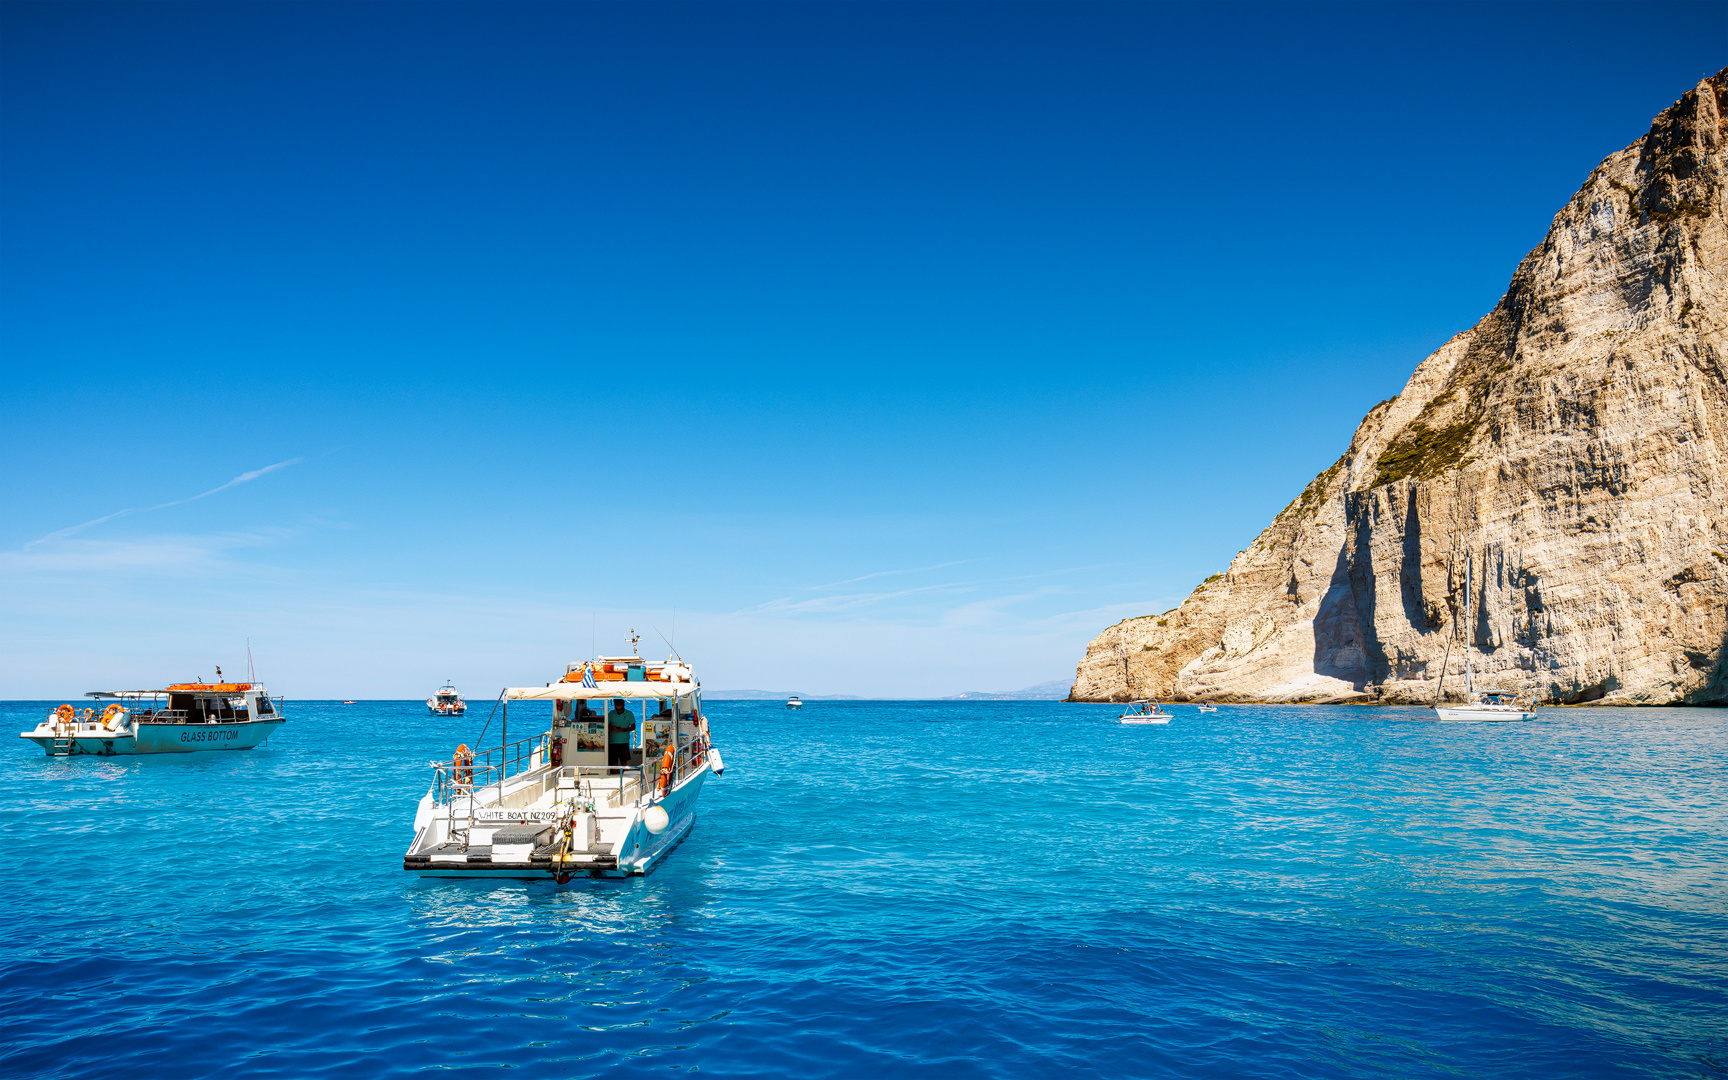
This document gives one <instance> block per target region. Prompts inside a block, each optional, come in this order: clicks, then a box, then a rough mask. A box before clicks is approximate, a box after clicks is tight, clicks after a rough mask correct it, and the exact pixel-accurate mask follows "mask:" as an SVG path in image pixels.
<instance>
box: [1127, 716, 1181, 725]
mask: <svg viewBox="0 0 1728 1080" xmlns="http://www.w3.org/2000/svg"><path fill="white" fill-rule="evenodd" d="M1169 722H1170V718H1169V717H1168V716H1165V717H1160V718H1158V719H1156V720H1153V719H1149V718H1147V717H1143V716H1124V717H1123V718H1122V723H1124V724H1168V723H1169Z"/></svg>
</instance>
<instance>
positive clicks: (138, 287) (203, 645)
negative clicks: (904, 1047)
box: [0, 3, 1728, 698]
mask: <svg viewBox="0 0 1728 1080" xmlns="http://www.w3.org/2000/svg"><path fill="white" fill-rule="evenodd" d="M1725 41H1728V8H1724V7H1723V6H1721V5H1711V4H1695V5H1678V6H1663V5H1659V4H1638V5H1630V6H1616V5H1612V4H1591V5H1582V6H1545V5H1537V4H1516V5H1512V4H1508V5H1487V4H1483V5H1462V6H1437V7H1427V6H1421V5H1386V6H1373V5H1366V4H1349V5H1339V6H1325V5H1320V6H1308V5H1295V4H1284V5H1272V6H1253V5H1229V4H1215V5H1200V6H1157V5H1150V6H1138V5H1104V4H1095V5H1082V4H1062V5H1046V6H1039V5H1007V6H997V5H989V4H954V5H941V4H905V5H891V4H871V5H817V4H810V5H762V6H758V5H725V4H703V5H695V6H682V5H674V4H643V5H632V6H604V5H559V4H531V5H522V6H512V5H508V4H457V5H437V4H406V3H404V4H360V5H346V4H337V3H331V4H298V5H280V6H278V5H270V4H233V5H223V4H196V5H160V4H121V5H100V4H47V5H35V4H25V3H7V4H5V5H0V379H3V382H0V388H3V391H4V404H5V412H6V423H5V424H4V425H0V453H3V454H4V461H5V464H6V468H5V469H4V470H0V506H4V508H5V512H4V514H3V515H0V620H3V626H0V697H12V698H19V697H25V698H31V697H59V696H63V695H66V694H72V693H78V692H81V691H83V690H86V689H92V688H96V687H99V686H112V685H121V684H126V685H134V684H135V685H145V684H154V683H160V682H163V681H165V680H169V679H179V678H186V677H190V676H192V675H195V674H200V673H202V674H208V673H209V671H210V668H211V666H212V665H213V664H217V663H220V664H223V665H224V666H225V667H226V668H227V669H228V670H229V671H230V672H232V671H233V670H235V669H236V668H237V667H238V666H239V665H240V664H241V663H242V661H243V657H244V650H245V642H246V639H247V638H248V637H249V638H250V639H251V642H252V649H253V652H254V654H255V655H256V657H257V659H258V664H259V674H260V676H261V677H263V678H265V679H267V680H268V681H269V682H270V683H271V684H272V686H273V687H274V688H276V689H277V690H278V691H279V692H282V693H286V694H288V695H290V696H291V697H292V696H299V697H320V696H344V697H397V696H417V695H423V694H425V693H427V692H429V691H430V690H431V689H432V688H433V687H434V686H435V685H436V684H437V683H438V682H439V681H441V680H442V679H445V678H453V679H455V680H456V681H457V683H458V684H459V685H460V686H462V687H463V688H464V689H465V690H467V691H469V692H470V693H471V694H472V695H473V696H476V697H484V696H488V695H489V694H492V693H495V692H496V690H497V688H498V687H499V686H502V685H505V684H519V683H531V682H543V681H545V680H546V679H547V678H550V677H552V675H553V673H555V672H557V671H561V670H562V666H563V664H564V663H565V662H567V661H571V660H575V659H579V658H581V657H583V656H586V655H588V653H589V651H590V642H591V640H592V638H595V637H597V638H598V643H599V646H600V649H601V651H603V652H615V651H618V650H619V648H620V647H621V646H622V645H623V635H624V633H625V631H626V630H627V629H628V628H630V627H632V626H634V627H636V628H638V629H639V630H640V631H641V632H642V633H643V634H644V635H645V636H646V637H647V638H648V641H649V642H652V643H653V644H654V646H655V649H653V650H649V651H650V654H651V655H652V654H654V653H656V652H658V653H664V651H665V649H664V646H662V645H661V644H660V642H659V639H658V638H657V637H656V636H655V631H654V630H652V629H650V628H651V627H658V628H659V630H660V631H661V632H664V633H665V634H667V635H668V636H670V635H672V634H673V633H674V630H673V624H674V621H675V622H676V635H677V638H678V646H679V649H680V651H681V652H682V653H683V654H684V655H685V656H686V657H687V658H689V659H690V660H691V661H692V662H693V663H695V665H696V666H697V670H698V673H699V674H701V675H702V676H703V679H704V682H705V684H706V685H708V686H709V687H712V688H744V687H760V688H771V689H796V690H800V691H803V692H806V693H825V692H826V693H852V694H861V695H869V696H932V695H943V694H952V693H958V692H961V691H964V690H968V689H990V690H996V689H1009V688H1015V687H1020V686H1025V685H1028V684H1031V683H1036V682H1042V681H1045V680H1049V679H1056V678H1063V677H1070V676H1071V675H1072V673H1073V669H1074V664H1075V663H1076V661H1077V660H1078V659H1079V657H1080V656H1081V655H1082V653H1083V651H1084V647H1085V644H1086V641H1087V640H1088V639H1089V638H1090V637H1091V636H1092V635H1093V634H1095V633H1096V632H1097V631H1098V630H1100V629H1102V628H1103V627H1105V626H1108V625H1109V624H1111V623H1113V622H1115V621H1117V620H1118V619H1120V618H1123V617H1125V616H1129V615H1137V614H1145V613H1148V612H1154V611H1160V610H1163V609H1165V608H1168V607H1170V606H1173V605H1174V604H1176V603H1177V602H1179V601H1180V600H1181V598H1182V597H1183V596H1185V595H1186V594H1187V592H1188V591H1189V590H1190V589H1191V588H1192V587H1193V585H1194V584H1195V583H1196V582H1197V581H1199V580H1200V579H1201V578H1202V577H1204V576H1206V575H1207V574H1210V573H1214V572H1216V571H1218V570H1220V569H1222V568H1223V567H1224V566H1225V565H1226V564H1227V563H1228V561H1229V560H1230V558H1231V557H1232V556H1233V555H1234V554H1235V553H1236V552H1237V551H1238V550H1240V549H1241V548H1243V547H1245V546H1246V545H1247V544H1248V543H1249V542H1250V541H1251V540H1252V539H1253V538H1254V536H1255V535H1256V534H1257V533H1258V532H1259V530H1260V529H1261V528H1263V527H1264V526H1265V524H1266V523H1267V522H1268V521H1269V520H1270V519H1271V517H1272V515H1274V514H1275V513H1276V512H1277V511H1278V510H1279V509H1280V508H1281V507H1282V506H1283V505H1284V504H1285V503H1287V502H1288V501H1289V500H1290V499H1291V498H1292V497H1293V496H1295V495H1296V494H1297V493H1298V492H1299V491H1300V490H1301V488H1302V486H1303V485H1304V484H1305V483H1306V482H1307V481H1308V479H1310V478H1311V477H1312V476H1313V475H1314V474H1315V473H1316V472H1318V471H1319V470H1321V469H1323V468H1325V467H1326V466H1327V465H1328V464H1330V463H1331V462H1332V461H1333V460H1334V459H1335V458H1336V457H1337V455H1338V454H1339V453H1340V452H1341V451H1342V450H1343V449H1344V447H1345V446H1346V444H1347V443H1348V440H1349V436H1350V433H1351V431H1352V430H1353V428H1354V426H1355V424H1356V423H1357V422H1358V421H1359V420H1360V418H1361V416H1362V414H1363V413H1364V412H1365V411H1366V410H1367V409H1368V407H1369V406H1371V405H1373V404H1374V403H1375V402H1376V401H1379V400H1380V399H1382V398H1385V397H1389V396H1391V395H1392V394H1394V393H1396V392H1397V391H1398V390H1399V389H1400V388H1401V386H1402V384H1403V382H1404V380H1405V378H1406V377H1407V376H1408V375H1409V372H1410V371H1411V369H1412V368H1413V367H1414V366H1415V364H1416V363H1417V362H1418V361H1420V360H1421V359H1422V357H1423V356H1425V355H1427V354H1428V353H1429V352H1431V351H1432V350H1433V349H1434V348H1436V347H1437V346H1439V345H1440V344H1441V343H1442V342H1444V341H1445V340H1446V339H1447V338H1448V337H1449V336H1451V335H1452V334H1454V333H1457V332H1458V331H1460V330H1463V329H1465V328H1466V327H1468V326H1469V325H1470V324H1471V323H1473V322H1474V321H1475V320H1476V319H1477V318H1478V317H1479V316H1480V315H1481V314H1482V313H1483V312H1485V311H1486V310H1487V309H1488V308H1489V307H1491V306H1492V305H1493V303H1494V302H1495V300H1496V299H1497V298H1498V297H1499V295H1500V294H1501V292H1502V291H1503V290H1504V288H1505V284H1506V281H1507V279H1508V277H1509V276H1510V274H1511V272H1512V270H1513V268H1514V267H1515V266H1516V264H1517V261H1518V259H1519V258H1520V257H1521V256H1522V255H1523V254H1524V253H1525V252H1526V251H1527V250H1528V249H1529V248H1531V247H1532V246H1534V245H1535V244H1536V243H1538V242H1539V241H1540V240H1541V238H1542V235H1543V233H1544V231H1545V230H1546V228H1547V225H1548V222H1549V220H1550V219H1551V217H1552V216H1553V214H1554V212H1555V211H1556V210H1558V208H1559V207H1560V205H1561V204H1562V203H1563V202H1564V201H1565V199H1566V198H1567V197H1568V196H1569V195H1570V194H1571V193H1572V192H1573V191H1574V190H1575V189H1576V188H1577V187H1578V185H1579V184H1580V183H1581V182H1582V180H1583V179H1584V177H1585V176H1586V175H1587V174H1588V172H1589V171H1590V169H1591V168H1592V167H1594V165H1595V164H1596V163H1597V162H1598V161H1599V160H1601V158H1603V157H1604V156H1606V155H1607V154H1609V153H1611V152H1613V151H1615V150H1617V149H1619V148H1620V147H1622V146H1624V145H1625V144H1627V143H1628V142H1630V141H1632V140H1633V139H1634V138H1636V137H1637V136H1639V135H1640V134H1642V133H1643V132H1644V130H1645V129H1646V128H1647V126H1648V123H1649V120H1650V118H1651V117H1652V116H1653V115H1654V114H1655V113H1656V112H1658V111H1660V110H1661V109H1662V108H1664V107H1665V106H1667V105H1668V104H1669V103H1670V102H1671V101H1672V100H1673V99H1674V98H1676V97H1677V96H1678V95H1679V94H1680V93H1682V92H1683V91H1685V90H1686V89H1688V88H1689V87H1691V86H1692V85H1693V84H1694V83H1695V82H1696V81H1697V80H1698V79H1699V78H1700V77H1702V76H1703V75H1705V74H1707V73H1709V72H1711V71H1714V70H1716V69H1717V68H1719V67H1720V66H1721V65H1722V63H1723V62H1724V58H1725V57H1724V50H1723V48H1722V44H1723V42H1725ZM644 648H645V649H647V648H648V646H647V645H646V644H645V645H644Z"/></svg>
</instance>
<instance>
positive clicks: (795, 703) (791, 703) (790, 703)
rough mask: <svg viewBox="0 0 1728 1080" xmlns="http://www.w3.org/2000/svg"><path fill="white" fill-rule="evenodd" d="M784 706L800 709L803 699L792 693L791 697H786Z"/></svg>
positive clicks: (802, 705)
mask: <svg viewBox="0 0 1728 1080" xmlns="http://www.w3.org/2000/svg"><path fill="white" fill-rule="evenodd" d="M786 707H787V708H788V709H802V708H803V707H804V701H803V699H801V698H800V697H799V696H798V695H797V694H793V695H792V696H791V697H789V698H787V699H786Z"/></svg>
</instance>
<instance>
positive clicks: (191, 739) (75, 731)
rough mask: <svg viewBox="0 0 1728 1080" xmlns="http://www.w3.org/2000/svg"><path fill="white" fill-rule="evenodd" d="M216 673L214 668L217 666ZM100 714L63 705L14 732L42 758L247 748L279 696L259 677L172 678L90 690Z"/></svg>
mask: <svg viewBox="0 0 1728 1080" xmlns="http://www.w3.org/2000/svg"><path fill="white" fill-rule="evenodd" d="M218 674H220V673H218ZM85 696H86V697H91V698H95V699H96V700H97V701H99V702H100V701H107V702H109V704H108V706H107V707H106V708H104V709H103V710H102V713H101V715H100V716H98V715H97V713H96V710H95V709H93V708H85V709H84V710H82V711H80V710H78V709H76V708H74V707H73V706H71V705H62V706H60V707H59V708H58V709H55V710H54V711H53V712H51V713H49V714H48V718H47V719H46V720H43V721H42V722H41V723H40V724H38V725H36V729H35V730H34V731H23V732H19V735H18V737H19V738H21V739H28V740H30V741H31V742H33V743H35V744H36V745H38V746H40V747H41V748H42V749H43V750H44V751H46V752H47V754H48V756H49V757H72V756H76V755H80V754H93V755H96V756H98V757H112V756H115V755H119V754H190V753H195V752H197V751H199V750H250V749H252V748H253V747H255V746H258V745H259V744H261V743H262V742H264V740H266V739H268V738H269V737H270V735H271V733H272V732H274V731H275V730H276V729H277V728H279V727H281V726H282V725H283V723H285V722H286V721H285V718H284V717H283V715H282V703H281V702H280V701H272V700H271V699H270V694H269V692H267V691H266V690H265V689H264V687H263V686H261V685H259V684H258V683H224V682H214V683H175V684H173V685H172V686H168V687H164V688H163V689H161V690H111V691H110V690H92V691H91V692H90V693H88V694H86V695H85Z"/></svg>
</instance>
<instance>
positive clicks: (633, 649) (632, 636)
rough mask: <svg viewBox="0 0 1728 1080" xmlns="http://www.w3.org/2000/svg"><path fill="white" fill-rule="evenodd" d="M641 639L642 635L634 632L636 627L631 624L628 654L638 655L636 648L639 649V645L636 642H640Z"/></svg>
mask: <svg viewBox="0 0 1728 1080" xmlns="http://www.w3.org/2000/svg"><path fill="white" fill-rule="evenodd" d="M641 640H642V635H641V634H638V633H637V632H636V628H635V627H634V626H632V627H631V628H630V655H631V656H636V655H638V649H640V647H641V646H640V645H638V644H637V643H638V642H640V641H641Z"/></svg>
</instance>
